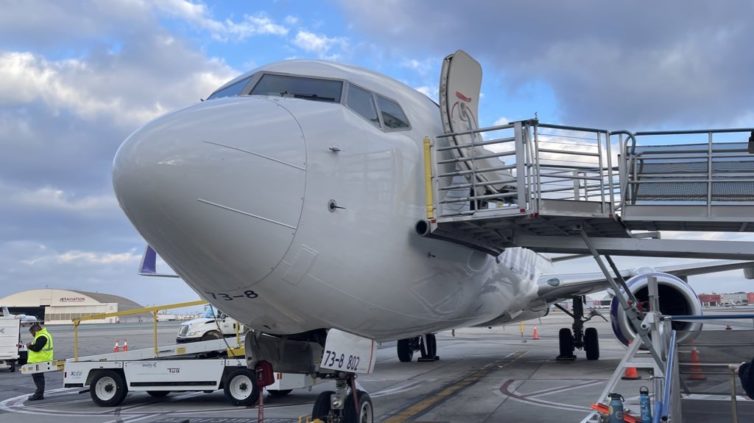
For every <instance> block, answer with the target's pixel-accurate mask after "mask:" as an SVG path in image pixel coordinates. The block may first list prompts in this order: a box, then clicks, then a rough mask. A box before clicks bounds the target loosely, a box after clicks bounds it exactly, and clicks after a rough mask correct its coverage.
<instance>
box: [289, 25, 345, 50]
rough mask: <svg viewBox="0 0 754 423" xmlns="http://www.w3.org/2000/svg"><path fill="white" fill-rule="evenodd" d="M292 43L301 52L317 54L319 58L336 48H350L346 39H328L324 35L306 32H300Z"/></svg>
mask: <svg viewBox="0 0 754 423" xmlns="http://www.w3.org/2000/svg"><path fill="white" fill-rule="evenodd" d="M292 43H293V45H295V46H296V47H298V48H300V49H301V50H304V51H306V52H309V53H316V54H318V55H319V56H324V55H326V54H328V53H329V52H330V50H331V49H333V48H335V47H339V48H341V49H344V48H346V47H348V40H347V39H346V38H342V37H328V36H326V35H324V34H315V33H313V32H309V31H305V30H299V31H298V32H297V33H296V37H295V38H294V39H293V41H292Z"/></svg>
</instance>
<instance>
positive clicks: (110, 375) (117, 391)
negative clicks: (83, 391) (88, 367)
mask: <svg viewBox="0 0 754 423" xmlns="http://www.w3.org/2000/svg"><path fill="white" fill-rule="evenodd" d="M98 385H99V386H98ZM110 392H114V394H113V395H112V396H109V395H108V397H109V398H105V397H100V395H101V394H102V393H108V394H109V393H110ZM126 394H128V388H127V387H126V380H125V378H124V377H123V375H122V374H121V373H120V372H117V371H115V370H97V371H96V373H95V374H94V377H93V378H92V382H91V384H89V395H90V396H91V397H92V401H94V403H95V404H97V405H99V406H100V407H115V406H116V405H118V404H120V403H121V402H123V400H124V399H125V398H126Z"/></svg>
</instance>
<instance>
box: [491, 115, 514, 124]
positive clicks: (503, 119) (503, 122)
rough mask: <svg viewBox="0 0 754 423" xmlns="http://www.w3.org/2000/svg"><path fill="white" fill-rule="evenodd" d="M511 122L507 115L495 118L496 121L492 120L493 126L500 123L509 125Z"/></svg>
mask: <svg viewBox="0 0 754 423" xmlns="http://www.w3.org/2000/svg"><path fill="white" fill-rule="evenodd" d="M508 123H510V121H509V120H508V118H507V117H505V116H500V117H499V118H497V119H495V121H494V122H492V126H500V125H507V124H508Z"/></svg>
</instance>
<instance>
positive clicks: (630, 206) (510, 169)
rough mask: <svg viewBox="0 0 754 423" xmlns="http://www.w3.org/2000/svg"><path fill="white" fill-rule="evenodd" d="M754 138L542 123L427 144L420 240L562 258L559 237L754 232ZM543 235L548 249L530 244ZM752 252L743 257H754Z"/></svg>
mask: <svg viewBox="0 0 754 423" xmlns="http://www.w3.org/2000/svg"><path fill="white" fill-rule="evenodd" d="M746 137H749V140H748V142H746V141H742V139H743V140H746ZM752 138H754V133H753V132H752V130H751V129H726V130H705V131H674V132H640V133H629V132H625V131H620V132H610V131H606V130H601V129H593V128H577V127H569V126H563V125H549V124H543V123H540V122H538V121H537V120H527V121H520V122H513V123H510V124H508V125H500V126H495V127H490V128H484V129H478V130H470V131H465V132H458V133H452V134H444V135H440V136H438V137H436V138H435V140H430V139H428V138H427V139H425V175H426V178H427V180H426V181H425V183H426V186H427V219H426V221H424V222H420V223H419V224H417V230H418V231H419V232H420V233H422V234H423V235H426V236H430V237H434V238H440V239H445V240H449V241H453V242H458V243H461V244H464V245H469V246H472V247H474V248H477V249H480V250H483V251H486V252H488V253H490V254H498V253H500V252H501V251H502V250H504V249H505V248H508V247H515V246H521V247H527V248H532V249H535V250H536V249H537V248H540V247H538V246H540V245H548V248H547V249H546V250H547V251H550V252H559V251H558V245H557V242H555V241H558V240H557V239H556V238H557V237H568V236H573V235H576V234H579V233H580V232H581V230H583V231H585V232H586V234H587V235H588V236H589V237H594V238H616V239H626V240H631V241H635V237H636V234H641V232H643V231H668V230H670V231H719V232H754V155H752V154H750V153H749V146H750V145H751V144H752V143H754V140H752ZM687 140H688V141H699V142H694V143H690V142H684V141H687ZM645 142H646V144H647V145H644V143H645ZM532 237H542V238H544V240H542V241H541V242H536V243H529V244H533V245H526V244H524V243H522V242H521V240H522V239H528V240H531V239H532ZM548 237H553V238H551V241H553V242H552V243H549V244H548V243H547V238H548ZM642 237H643V236H642ZM635 244H636V243H635V242H631V243H629V244H627V247H626V251H625V254H629V253H630V252H631V249H633V248H636V245H635ZM655 244H656V243H655ZM613 247H614V246H613ZM699 248H702V249H703V250H705V251H708V250H709V245H707V246H705V247H701V246H700V247H699ZM663 249H664V248H660V249H659V250H657V252H662V251H661V250H663ZM743 250H746V251H743ZM743 250H742V251H741V252H740V254H735V258H744V257H745V258H747V259H751V258H754V248H751V249H750V250H751V251H749V247H746V248H743ZM541 251H544V250H541ZM566 251H567V252H573V251H574V248H573V245H570V246H569V247H568V248H563V251H562V252H566ZM613 251H614V254H622V253H621V252H620V249H615V248H613ZM581 252H583V253H586V252H587V250H586V249H584V250H583V251H581ZM666 253H668V254H670V253H669V252H667V251H666ZM690 254H691V255H681V256H686V257H692V256H694V257H697V256H698V254H697V253H695V252H691V253H690ZM674 256H679V255H674ZM731 258H734V257H731Z"/></svg>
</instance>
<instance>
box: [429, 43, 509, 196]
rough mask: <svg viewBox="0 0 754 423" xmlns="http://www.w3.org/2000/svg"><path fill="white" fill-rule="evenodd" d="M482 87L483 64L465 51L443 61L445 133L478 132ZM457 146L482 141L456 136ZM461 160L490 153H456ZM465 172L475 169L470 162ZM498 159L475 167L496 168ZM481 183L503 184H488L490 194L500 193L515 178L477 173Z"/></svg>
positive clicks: (474, 150)
mask: <svg viewBox="0 0 754 423" xmlns="http://www.w3.org/2000/svg"><path fill="white" fill-rule="evenodd" d="M481 87H482V65H480V64H479V62H477V61H476V60H474V58H473V57H471V56H469V54H468V53H466V52H465V51H463V50H458V51H456V52H455V53H453V54H451V55H449V56H447V57H446V58H445V60H443V62H442V72H441V74H440V115H441V117H442V125H443V130H444V131H445V133H452V132H464V131H470V130H474V129H479V119H478V116H479V97H480V94H481ZM450 141H451V143H453V144H455V145H469V144H471V143H479V142H482V137H481V135H480V134H478V133H477V134H466V135H455V136H453V137H451V140H450ZM454 151H455V154H456V155H457V156H460V157H469V156H472V155H473V156H474V157H478V156H481V155H484V154H489V153H490V152H489V151H487V150H485V149H484V148H482V147H474V148H463V149H458V150H454ZM461 163H462V166H465V167H466V169H469V170H471V169H472V163H471V161H468V160H466V161H463V162H461ZM501 164H502V163H501V161H500V159H498V158H488V159H477V160H476V167H477V169H479V168H494V167H499V166H500V165H501ZM476 177H477V180H478V181H479V182H481V183H485V182H489V181H490V180H495V181H504V183H501V184H494V185H485V187H486V190H487V191H492V192H500V191H504V190H506V189H507V188H508V187H510V185H511V183H512V182H514V181H515V178H514V177H513V176H512V175H511V174H510V173H508V172H501V171H497V172H485V173H477V174H476Z"/></svg>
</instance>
